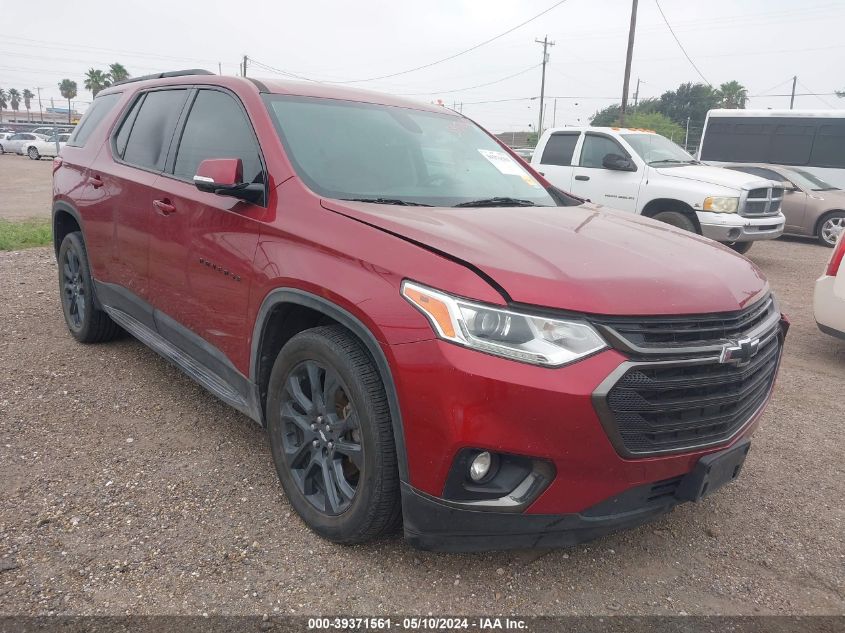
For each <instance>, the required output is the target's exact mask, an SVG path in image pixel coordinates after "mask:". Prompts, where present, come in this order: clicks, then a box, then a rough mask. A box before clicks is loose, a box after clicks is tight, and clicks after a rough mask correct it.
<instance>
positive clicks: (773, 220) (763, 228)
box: [697, 211, 786, 242]
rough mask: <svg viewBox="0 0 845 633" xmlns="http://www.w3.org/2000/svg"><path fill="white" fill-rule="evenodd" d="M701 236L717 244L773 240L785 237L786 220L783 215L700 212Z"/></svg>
mask: <svg viewBox="0 0 845 633" xmlns="http://www.w3.org/2000/svg"><path fill="white" fill-rule="evenodd" d="M697 214H698V222H699V224H701V234H702V235H703V236H704V237H709V238H710V239H711V240H716V241H717V242H753V241H757V240H773V239H775V238H777V237H780V236H781V235H783V229H784V226H785V224H786V218H785V217H784V215H783V214H782V213H778V214H777V215H771V216H768V217H746V216H742V215H739V214H738V213H711V212H708V211H698V212H697Z"/></svg>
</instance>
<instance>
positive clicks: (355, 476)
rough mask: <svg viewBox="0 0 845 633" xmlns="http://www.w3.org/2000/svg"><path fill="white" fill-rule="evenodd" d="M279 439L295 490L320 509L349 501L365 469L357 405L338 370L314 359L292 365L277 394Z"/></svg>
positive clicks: (340, 507) (338, 509)
mask: <svg viewBox="0 0 845 633" xmlns="http://www.w3.org/2000/svg"><path fill="white" fill-rule="evenodd" d="M280 413H281V420H282V423H283V425H284V428H283V433H282V443H283V445H284V451H285V457H286V460H287V463H288V468H290V471H291V473H292V475H293V480H294V482H295V483H296V486H297V488H298V489H299V492H300V493H302V495H303V496H304V497H305V499H307V500H308V502H309V503H310V504H311V505H312V506H314V508H315V509H317V510H318V511H320V512H323V513H325V514H328V515H338V514H341V513H342V512H344V511H345V510H346V509H347V508H348V507H349V506H350V504H351V503H352V500H353V499H354V498H355V494H356V493H357V489H358V483H359V481H360V479H361V474H362V470H363V469H364V446H363V445H362V444H361V429H360V423H359V421H358V413H357V411H356V409H355V405H354V403H353V402H352V400H350V397H349V392H348V389H347V387H346V386H345V385H344V384H343V380H342V379H341V378H340V376H339V375H338V373H337V372H336V371H335V370H334V369H332V368H331V367H326V366H324V365H322V364H321V363H318V362H317V361H314V360H306V361H304V362H301V363H300V364H299V365H297V366H296V367H294V368H293V370H292V371H291V372H290V374H289V375H288V379H287V381H286V382H285V385H284V392H283V394H282V398H281V412H280Z"/></svg>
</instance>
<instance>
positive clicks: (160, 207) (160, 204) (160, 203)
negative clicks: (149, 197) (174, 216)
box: [153, 198, 176, 215]
mask: <svg viewBox="0 0 845 633" xmlns="http://www.w3.org/2000/svg"><path fill="white" fill-rule="evenodd" d="M153 206H154V207H155V208H156V210H157V211H158V212H159V213H160V214H161V215H170V214H171V213H174V212H175V211H176V207H174V206H173V205H172V204H170V202H168V200H167V198H165V199H164V200H153Z"/></svg>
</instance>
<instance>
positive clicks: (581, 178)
mask: <svg viewBox="0 0 845 633" xmlns="http://www.w3.org/2000/svg"><path fill="white" fill-rule="evenodd" d="M589 179H590V177H589V176H575V180H589Z"/></svg>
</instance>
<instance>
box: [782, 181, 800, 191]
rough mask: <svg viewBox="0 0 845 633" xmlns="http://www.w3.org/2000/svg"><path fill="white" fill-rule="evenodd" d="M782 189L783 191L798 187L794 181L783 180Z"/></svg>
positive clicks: (794, 189)
mask: <svg viewBox="0 0 845 633" xmlns="http://www.w3.org/2000/svg"><path fill="white" fill-rule="evenodd" d="M783 190H784V191H798V187H796V186H795V183H794V182H790V181H789V180H784V181H783Z"/></svg>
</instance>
